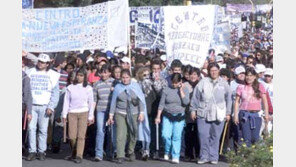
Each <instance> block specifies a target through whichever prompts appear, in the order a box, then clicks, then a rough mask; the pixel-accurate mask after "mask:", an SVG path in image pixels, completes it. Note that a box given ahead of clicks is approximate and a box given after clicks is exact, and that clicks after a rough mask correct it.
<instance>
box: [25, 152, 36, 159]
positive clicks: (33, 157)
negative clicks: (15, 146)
mask: <svg viewBox="0 0 296 167" xmlns="http://www.w3.org/2000/svg"><path fill="white" fill-rule="evenodd" d="M35 159H36V153H29V155H28V156H27V158H26V161H33V160H35Z"/></svg>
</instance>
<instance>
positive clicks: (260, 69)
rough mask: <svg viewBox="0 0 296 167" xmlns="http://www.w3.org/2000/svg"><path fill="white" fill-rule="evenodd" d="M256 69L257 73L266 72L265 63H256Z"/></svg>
mask: <svg viewBox="0 0 296 167" xmlns="http://www.w3.org/2000/svg"><path fill="white" fill-rule="evenodd" d="M255 71H256V73H257V74H259V73H261V72H265V71H266V68H265V66H264V65H263V64H256V66H255Z"/></svg>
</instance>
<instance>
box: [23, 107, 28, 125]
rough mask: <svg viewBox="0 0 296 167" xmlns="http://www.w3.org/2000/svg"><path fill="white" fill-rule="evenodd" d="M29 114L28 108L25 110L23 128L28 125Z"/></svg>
mask: <svg viewBox="0 0 296 167" xmlns="http://www.w3.org/2000/svg"><path fill="white" fill-rule="evenodd" d="M27 116H28V110H26V112H25V116H24V117H25V118H24V126H23V130H26V126H27V119H28V118H27Z"/></svg>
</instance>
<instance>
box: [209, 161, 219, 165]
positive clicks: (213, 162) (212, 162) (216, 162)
mask: <svg viewBox="0 0 296 167" xmlns="http://www.w3.org/2000/svg"><path fill="white" fill-rule="evenodd" d="M210 163H211V164H214V165H217V164H218V161H211V162H210Z"/></svg>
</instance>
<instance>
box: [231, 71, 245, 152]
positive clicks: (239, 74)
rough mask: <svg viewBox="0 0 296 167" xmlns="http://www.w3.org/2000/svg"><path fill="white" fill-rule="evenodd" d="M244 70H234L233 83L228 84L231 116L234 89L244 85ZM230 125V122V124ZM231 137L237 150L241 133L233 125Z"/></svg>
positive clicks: (234, 94)
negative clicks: (230, 93)
mask: <svg viewBox="0 0 296 167" xmlns="http://www.w3.org/2000/svg"><path fill="white" fill-rule="evenodd" d="M245 72H246V70H245V68H244V67H243V66H238V67H236V68H235V70H234V74H235V79H234V80H233V81H231V82H230V89H231V92H232V95H231V97H232V98H231V99H232V104H233V105H232V114H234V102H235V97H236V89H237V87H238V86H239V85H240V84H244V82H245V77H246V75H245ZM231 123H232V122H231ZM230 131H231V132H230V133H231V137H232V138H233V144H234V148H235V149H237V147H238V146H239V144H240V142H241V140H240V138H242V132H241V130H240V129H239V126H237V125H235V124H234V123H232V124H231V130H230Z"/></svg>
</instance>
